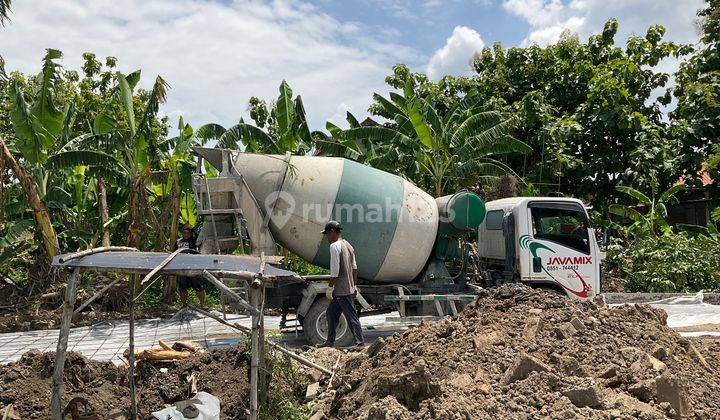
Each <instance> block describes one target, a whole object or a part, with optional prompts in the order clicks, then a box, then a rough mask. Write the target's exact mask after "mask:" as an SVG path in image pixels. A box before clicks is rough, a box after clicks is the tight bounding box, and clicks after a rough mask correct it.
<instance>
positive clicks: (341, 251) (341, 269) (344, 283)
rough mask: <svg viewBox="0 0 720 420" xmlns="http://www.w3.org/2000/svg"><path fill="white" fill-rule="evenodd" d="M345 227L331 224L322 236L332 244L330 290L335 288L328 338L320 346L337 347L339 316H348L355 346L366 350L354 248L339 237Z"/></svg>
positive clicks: (330, 307) (328, 309)
mask: <svg viewBox="0 0 720 420" xmlns="http://www.w3.org/2000/svg"><path fill="white" fill-rule="evenodd" d="M341 231H342V227H341V226H340V223H339V222H336V221H334V220H331V221H329V222H328V223H327V224H326V225H325V229H323V231H322V234H323V235H325V236H327V238H328V241H329V242H330V287H331V288H332V302H330V306H328V308H327V312H326V313H325V315H326V317H327V323H328V336H327V341H326V342H325V344H322V345H321V347H332V346H333V344H335V328H336V327H337V323H338V321H339V320H340V314H342V315H345V319H346V320H347V323H348V326H349V327H350V331H352V334H353V337H355V346H356V347H363V346H364V345H365V342H364V340H363V336H362V328H361V326H360V318H359V317H358V314H357V311H356V310H355V295H356V294H357V288H356V286H355V284H356V282H357V262H356V261H355V249H353V247H352V245H350V243H349V242H348V241H346V240H345V239H343V238H342V237H341V236H340V232H341Z"/></svg>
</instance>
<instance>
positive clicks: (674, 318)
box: [649, 292, 720, 328]
mask: <svg viewBox="0 0 720 420" xmlns="http://www.w3.org/2000/svg"><path fill="white" fill-rule="evenodd" d="M649 304H650V305H652V306H653V307H655V308H659V309H663V310H664V311H665V312H667V314H668V319H667V324H668V327H670V328H680V327H690V326H695V325H706V324H720V305H711V304H709V303H705V302H703V292H698V293H697V294H696V295H695V296H678V297H673V298H667V299H662V300H658V301H655V302H650V303H649Z"/></svg>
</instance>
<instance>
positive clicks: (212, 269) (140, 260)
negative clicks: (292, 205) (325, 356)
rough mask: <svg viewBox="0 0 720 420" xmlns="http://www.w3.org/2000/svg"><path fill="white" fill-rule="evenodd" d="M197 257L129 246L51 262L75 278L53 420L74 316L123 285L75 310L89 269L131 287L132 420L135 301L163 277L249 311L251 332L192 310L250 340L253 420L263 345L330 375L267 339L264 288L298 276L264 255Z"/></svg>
mask: <svg viewBox="0 0 720 420" xmlns="http://www.w3.org/2000/svg"><path fill="white" fill-rule="evenodd" d="M193 252H195V251H191V250H188V249H179V250H177V251H175V252H173V253H171V254H166V253H144V252H139V251H137V250H136V249H135V248H128V247H101V248H94V249H89V250H86V251H81V252H77V253H74V254H64V255H60V256H57V257H55V259H54V260H53V265H54V266H58V267H66V268H70V269H72V273H71V274H70V277H69V279H68V284H67V288H66V290H65V298H64V300H63V305H62V308H63V313H62V318H61V323H60V333H59V337H58V344H57V349H56V353H55V365H54V368H53V380H52V397H51V402H50V415H51V418H52V419H53V420H62V418H63V414H62V412H63V411H62V392H63V381H62V378H63V371H64V368H65V360H66V353H67V346H68V336H69V334H70V327H71V324H72V316H73V315H74V314H76V313H78V312H79V311H81V310H82V309H84V308H85V307H87V306H88V305H89V304H90V303H91V302H93V301H94V300H96V299H97V298H99V297H100V296H102V295H103V294H104V293H105V292H107V290H109V289H110V287H112V286H113V285H115V284H117V283H118V282H119V281H120V279H116V280H114V281H113V282H111V283H110V284H109V285H107V286H105V287H103V288H102V289H101V290H100V291H98V292H97V293H95V294H94V295H93V296H91V297H90V298H89V299H87V300H86V301H85V302H84V303H82V304H81V305H80V306H79V307H78V308H77V309H75V300H76V292H77V285H78V279H79V277H80V274H81V272H82V271H86V270H92V271H102V272H111V271H112V272H121V273H126V274H129V277H130V279H129V281H128V287H129V290H130V295H131V297H132V299H130V304H129V324H130V325H129V327H130V328H129V346H128V347H129V348H128V350H129V354H128V385H129V391H130V401H131V406H130V413H129V414H130V419H132V420H135V419H137V418H138V415H137V401H136V392H135V348H134V347H135V346H134V335H135V334H134V331H135V329H134V327H135V302H136V301H137V299H138V298H139V297H140V296H141V295H142V294H143V293H144V292H146V291H147V290H148V289H149V287H150V286H151V285H152V284H153V283H154V282H155V281H157V280H158V279H159V275H162V274H175V275H177V274H180V275H189V276H192V275H198V274H199V275H202V276H203V277H204V278H205V279H207V280H208V281H209V282H210V283H212V284H213V285H214V286H215V287H217V288H218V289H220V291H221V293H222V294H223V295H224V296H228V297H229V298H231V299H233V300H235V301H236V302H238V304H239V305H240V306H241V307H243V308H244V309H246V310H248V312H250V314H251V316H252V327H251V328H249V329H248V328H247V327H243V326H241V325H239V324H235V323H230V322H228V321H226V320H224V319H222V318H220V317H218V316H216V315H213V314H211V313H209V312H207V311H205V310H202V309H200V308H194V307H191V309H192V310H194V311H196V312H198V313H200V314H202V315H205V316H208V317H210V318H213V319H214V320H216V321H218V322H220V323H222V324H224V325H227V326H229V327H231V328H234V329H236V330H238V331H239V332H240V333H242V334H245V335H249V336H250V342H251V358H250V415H249V417H248V418H249V419H252V420H255V419H257V417H258V408H259V405H260V402H261V401H263V400H264V399H265V393H266V392H267V389H268V386H269V384H268V383H267V379H266V377H265V375H259V372H260V371H265V368H264V364H265V343H267V344H268V346H269V347H270V348H272V349H274V350H277V351H279V352H280V353H282V354H284V355H285V356H288V357H290V358H292V359H293V360H295V361H296V362H298V363H301V364H303V365H305V366H308V367H310V368H313V369H317V370H319V371H320V372H322V373H323V374H327V375H331V374H332V371H330V370H329V369H327V368H324V367H322V366H320V365H318V364H317V363H315V362H313V361H311V360H308V359H307V358H305V357H303V356H300V355H299V354H297V353H294V352H293V351H291V350H289V349H287V348H285V347H283V346H282V345H280V344H277V343H274V342H272V341H269V340H268V339H267V338H266V337H265V332H264V316H263V309H264V302H265V287H266V285H268V284H271V283H274V282H275V281H277V279H278V278H279V277H287V276H288V275H294V273H292V272H288V271H285V270H280V269H278V268H275V267H272V266H268V265H267V264H266V258H265V255H264V254H262V253H261V255H260V257H259V258H255V259H252V258H251V257H246V256H235V255H189V254H191V253H193ZM161 256H162V257H163V258H162V260H161V261H160V262H159V263H157V261H158V258H159V257H161ZM181 256H182V257H181ZM107 257H110V258H107ZM208 257H209V259H208ZM251 262H256V263H257V268H254V266H253V268H251V269H249V270H241V269H239V268H241V267H247V266H248V265H250V263H251ZM228 267H232V269H230V270H228V269H227V268H228ZM143 273H144V274H145V276H144V277H143V279H142V280H141V281H139V282H137V284H139V285H140V287H141V288H140V290H139V291H138V292H137V294H136V293H135V292H136V291H135V285H136V281H135V277H139V275H140V274H143ZM218 277H220V278H233V279H238V280H241V281H244V282H245V283H246V284H247V290H248V300H249V301H248V300H245V299H244V298H243V297H241V296H240V295H239V294H237V293H236V292H235V291H233V290H231V289H230V288H229V287H228V286H226V285H225V284H224V283H223V282H222V281H220V280H218ZM143 286H144V287H143Z"/></svg>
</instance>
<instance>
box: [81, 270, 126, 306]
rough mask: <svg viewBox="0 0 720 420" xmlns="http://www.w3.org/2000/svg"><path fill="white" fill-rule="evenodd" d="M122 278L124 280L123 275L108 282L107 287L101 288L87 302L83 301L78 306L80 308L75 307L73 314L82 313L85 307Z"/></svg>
mask: <svg viewBox="0 0 720 420" xmlns="http://www.w3.org/2000/svg"><path fill="white" fill-rule="evenodd" d="M120 280H122V277H118V278H116V279H115V280H113V281H111V282H110V283H109V284H107V285H106V286H105V287H103V288H102V289H100V291H99V292H97V293H95V294H94V295H93V296H92V297H91V298H90V299H88V300H86V301H85V302H83V304H82V305H80V306H78V308H77V309H75V312H73V314H78V313H80V312H81V311H82V310H83V309H85V308H86V307H87V306H88V305H89V304H91V303H93V302H94V301H95V299H97V298H99V297H100V296H102V295H103V294H104V293H105V292H107V291H108V290H109V289H110V288H111V287H113V286H114V285H116V284H118V282H119V281H120Z"/></svg>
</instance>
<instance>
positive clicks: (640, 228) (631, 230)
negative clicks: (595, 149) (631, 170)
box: [609, 184, 685, 237]
mask: <svg viewBox="0 0 720 420" xmlns="http://www.w3.org/2000/svg"><path fill="white" fill-rule="evenodd" d="M615 188H616V189H617V190H618V191H619V192H621V193H623V194H625V195H626V196H627V197H629V198H633V199H635V200H636V203H635V204H634V205H631V206H627V205H622V204H612V205H610V208H609V210H610V213H612V214H615V215H618V216H621V217H624V218H627V219H630V220H631V221H632V224H631V225H630V226H629V227H628V228H623V227H620V226H619V225H617V224H615V227H617V228H618V229H619V230H620V231H622V232H626V233H627V234H631V235H635V236H639V237H646V236H655V235H657V234H659V233H663V234H664V233H668V232H671V231H672V228H671V227H670V225H668V223H667V221H666V220H665V219H666V218H667V214H668V212H667V205H668V204H670V203H672V202H677V194H678V193H679V192H680V191H682V190H684V189H685V185H683V184H678V185H674V186H672V187H670V188H668V189H667V190H665V191H663V192H662V193H660V194H658V190H657V187H655V188H653V189H652V191H651V195H650V196H647V195H645V194H644V193H642V192H641V191H639V190H637V189H635V188H632V187H628V186H623V185H619V186H617V187H615ZM640 210H644V212H641V211H640Z"/></svg>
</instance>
